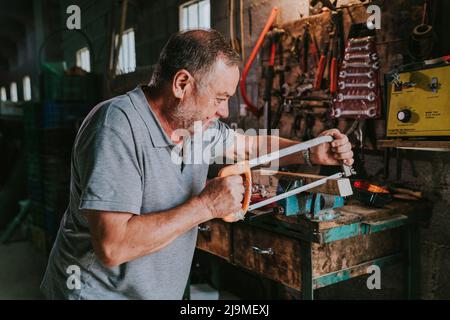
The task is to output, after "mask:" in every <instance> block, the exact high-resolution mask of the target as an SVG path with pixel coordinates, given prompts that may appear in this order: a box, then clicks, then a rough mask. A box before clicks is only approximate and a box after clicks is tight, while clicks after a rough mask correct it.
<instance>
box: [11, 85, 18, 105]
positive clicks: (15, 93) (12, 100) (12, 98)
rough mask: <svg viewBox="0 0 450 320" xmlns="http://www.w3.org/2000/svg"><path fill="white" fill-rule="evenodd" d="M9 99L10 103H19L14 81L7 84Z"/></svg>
mask: <svg viewBox="0 0 450 320" xmlns="http://www.w3.org/2000/svg"><path fill="white" fill-rule="evenodd" d="M13 88H14V90H13ZM13 93H14V94H13ZM9 99H10V100H11V102H19V92H18V91H17V82H16V81H13V82H11V83H10V84H9Z"/></svg>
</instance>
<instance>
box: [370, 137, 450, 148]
mask: <svg viewBox="0 0 450 320" xmlns="http://www.w3.org/2000/svg"><path fill="white" fill-rule="evenodd" d="M377 145H378V147H380V148H398V149H411V150H424V151H450V141H425V140H399V139H392V140H378V141H377Z"/></svg>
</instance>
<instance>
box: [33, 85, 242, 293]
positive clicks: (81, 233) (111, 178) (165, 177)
mask: <svg viewBox="0 0 450 320" xmlns="http://www.w3.org/2000/svg"><path fill="white" fill-rule="evenodd" d="M233 138H234V136H233V131H232V130H230V129H229V128H228V127H227V126H226V125H225V124H223V123H222V122H220V121H217V122H216V123H214V124H213V126H212V127H211V128H210V129H208V130H207V131H206V132H205V134H204V137H203V139H202V140H201V141H202V142H201V143H202V146H203V147H204V148H207V147H210V148H212V149H211V150H216V147H217V146H219V145H223V144H225V145H230V144H231V143H232V142H233V140H234V139H233ZM194 140H195V139H190V140H187V141H188V144H193V141H194ZM197 141H198V140H197ZM173 148H174V145H173V143H172V142H171V140H170V139H169V137H168V136H167V135H166V134H165V132H164V131H163V129H162V127H161V125H160V123H159V121H158V119H157V118H156V116H155V114H154V113H153V111H152V110H151V107H150V106H149V104H148V102H147V100H146V98H145V95H144V93H143V91H142V89H141V88H140V87H138V88H136V89H135V90H133V91H131V92H128V93H127V94H126V95H123V96H119V97H116V98H114V99H111V100H108V101H106V102H103V103H101V104H100V105H98V106H96V107H95V108H94V109H93V110H92V111H91V112H90V114H89V115H88V116H87V118H86V119H85V121H84V122H83V125H82V127H81V128H80V130H79V132H78V135H77V138H76V140H75V144H74V147H73V152H72V165H71V188H70V189H71V190H70V203H69V207H68V208H67V210H66V212H65V214H64V217H63V219H62V221H61V225H60V229H59V232H58V235H57V238H56V241H55V244H54V246H53V249H52V251H51V254H50V258H49V262H48V266H47V270H46V273H45V275H44V279H43V282H42V285H41V289H42V291H43V292H44V294H45V295H46V297H47V298H50V299H181V298H182V295H183V292H184V289H185V286H186V283H187V279H188V276H189V271H190V267H191V263H192V257H193V253H194V248H195V243H196V239H197V228H193V229H191V230H189V231H187V232H186V233H184V234H182V235H180V236H179V237H178V238H177V239H175V240H174V241H173V242H171V243H170V244H169V245H168V246H166V247H165V248H163V249H161V250H160V251H158V252H155V253H152V254H149V255H146V256H144V257H141V258H138V259H136V260H133V261H130V262H127V263H123V264H121V265H119V266H117V267H112V268H108V267H105V266H104V265H102V263H101V262H100V261H99V260H98V259H97V257H96V255H95V253H94V250H93V248H92V244H91V236H90V233H89V228H88V223H87V220H86V217H85V214H86V213H83V212H82V209H93V210H104V211H119V212H130V213H133V214H137V215H140V214H152V212H158V211H164V210H167V209H170V208H173V207H176V206H178V205H180V204H182V203H184V202H186V201H187V200H188V199H189V198H191V197H192V196H194V195H198V194H199V193H200V192H201V191H202V189H203V188H204V185H205V182H206V175H207V171H208V163H205V162H201V163H198V164H192V161H191V164H179V163H177V161H175V162H174V161H173V154H171V151H172V150H173ZM184 149H186V148H184ZM206 150H208V149H206ZM219 150H220V148H219ZM185 154H188V153H185ZM185 154H183V155H185ZM213 155H216V154H214V152H211V156H213ZM216 156H217V155H216ZM184 162H188V163H189V161H186V159H185V161H184ZM152 231H154V230H150V229H149V230H148V232H152Z"/></svg>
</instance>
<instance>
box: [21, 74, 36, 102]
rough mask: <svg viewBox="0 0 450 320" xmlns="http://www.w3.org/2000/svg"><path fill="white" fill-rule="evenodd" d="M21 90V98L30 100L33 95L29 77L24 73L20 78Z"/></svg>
mask: <svg viewBox="0 0 450 320" xmlns="http://www.w3.org/2000/svg"><path fill="white" fill-rule="evenodd" d="M22 90H23V91H22V92H23V100H24V101H31V100H32V99H33V95H32V92H31V78H30V76H28V75H26V76H24V77H23V78H22Z"/></svg>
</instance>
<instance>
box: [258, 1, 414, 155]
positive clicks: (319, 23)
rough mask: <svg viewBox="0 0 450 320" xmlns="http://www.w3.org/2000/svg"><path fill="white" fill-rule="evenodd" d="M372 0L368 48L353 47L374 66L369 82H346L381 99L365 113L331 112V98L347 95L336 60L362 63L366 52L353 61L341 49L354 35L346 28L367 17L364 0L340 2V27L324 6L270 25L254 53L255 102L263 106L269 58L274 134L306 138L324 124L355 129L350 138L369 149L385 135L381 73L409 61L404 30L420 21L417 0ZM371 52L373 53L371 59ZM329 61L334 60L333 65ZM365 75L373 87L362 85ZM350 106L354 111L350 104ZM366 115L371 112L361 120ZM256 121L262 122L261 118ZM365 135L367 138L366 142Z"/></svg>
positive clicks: (360, 92)
mask: <svg viewBox="0 0 450 320" xmlns="http://www.w3.org/2000/svg"><path fill="white" fill-rule="evenodd" d="M377 3H378V4H379V6H380V8H381V29H377V30H373V31H370V32H371V33H372V39H373V40H371V41H372V42H370V43H371V44H370V46H373V47H370V48H371V49H373V50H368V51H364V52H362V51H361V52H355V53H357V54H360V55H367V56H368V57H367V62H368V63H369V62H370V65H373V64H374V63H376V70H375V69H374V72H373V74H372V73H371V75H372V76H373V78H372V79H369V80H370V81H365V82H364V79H363V78H364V77H363V78H360V79H359V81H350V82H349V83H350V85H351V84H352V83H357V84H360V83H363V85H367V86H368V87H367V90H351V93H350V94H355V95H357V96H365V95H372V94H373V95H375V96H376V98H377V99H378V98H379V99H380V100H379V101H376V103H377V109H376V114H374V115H371V117H367V116H354V115H349V116H342V115H340V116H339V117H336V113H334V116H333V99H334V103H335V104H336V102H339V101H337V99H338V98H339V97H340V98H341V99H343V98H346V96H347V95H350V94H349V93H348V92H349V91H348V90H346V91H345V92H344V91H343V89H344V88H342V86H343V84H342V83H341V84H340V82H342V79H339V78H338V79H336V78H335V77H336V76H337V75H339V71H345V70H346V68H345V66H343V64H345V63H347V65H346V66H349V63H366V57H361V58H362V59H360V60H356V61H354V62H352V61H349V60H348V59H347V60H346V59H345V55H346V54H348V53H349V52H348V51H345V48H346V47H348V46H349V41H350V40H349V39H350V38H351V37H353V38H358V35H354V34H353V35H351V37H349V34H350V33H352V32H353V31H352V28H353V27H354V26H355V25H358V24H359V25H360V26H364V27H365V25H366V22H367V19H368V18H369V16H370V14H369V13H367V6H368V4H356V5H351V6H347V7H341V8H339V9H338V10H337V12H339V14H340V15H341V21H342V27H341V30H339V28H338V27H337V24H336V21H337V20H336V17H337V15H336V11H331V10H324V11H322V13H320V14H317V15H313V16H309V17H306V18H302V19H299V20H295V21H292V22H288V23H285V24H278V25H275V26H274V28H272V30H271V32H269V35H268V37H266V40H265V44H264V46H263V48H262V52H261V61H262V63H261V65H260V66H259V67H258V73H259V75H260V79H261V81H260V85H259V101H258V106H263V105H264V104H265V102H266V101H267V99H268V95H267V83H266V80H265V75H266V74H267V67H268V66H269V65H270V64H271V63H272V66H273V73H274V76H273V84H272V86H271V91H270V92H271V94H270V110H271V119H270V122H271V128H272V129H279V130H280V131H279V132H280V135H281V136H283V137H287V138H292V139H299V140H307V139H311V138H313V137H315V136H317V135H318V134H319V133H320V132H321V131H323V130H325V129H328V128H332V127H337V128H339V129H340V130H341V131H343V132H348V131H349V130H350V131H355V132H357V131H359V132H360V134H359V135H358V134H356V136H354V137H353V139H355V138H356V140H357V141H359V144H360V147H363V146H364V145H366V147H368V148H369V149H376V139H378V138H381V137H383V136H384V127H385V124H384V114H383V113H382V112H381V104H382V102H381V99H382V97H381V92H382V85H383V75H384V74H385V73H389V72H391V71H392V70H393V69H394V68H396V67H397V66H399V65H402V64H405V63H408V62H409V59H410V58H409V56H408V43H409V39H410V36H411V31H412V30H413V29H414V27H415V26H416V25H418V24H420V20H421V16H422V11H423V7H422V5H421V3H418V2H417V1H412V0H399V1H378V2H377ZM369 4H371V3H369ZM366 29H367V28H366ZM367 30H368V29H367ZM339 33H340V34H339ZM353 33H354V32H353ZM369 34H370V33H369ZM360 36H361V37H365V36H367V34H365V33H364V32H362V33H361V34H360ZM364 45H365V44H364ZM375 56H376V59H375V58H374V59H373V60H371V58H372V57H375ZM333 60H334V63H335V64H336V66H335V67H332V66H333ZM350 66H353V65H351V64H350ZM333 68H335V70H337V73H336V74H334V73H333V72H332V70H333ZM347 69H348V68H347ZM349 70H350V72H359V73H361V74H362V73H369V72H371V71H372V67H371V66H370V68H369V69H363V70H361V71H358V70H355V69H354V68H350V69H349ZM347 72H348V71H347ZM366 82H367V83H366ZM369 82H370V83H369ZM372 82H373V83H374V87H369V86H372V84H371V83H372ZM332 83H335V86H334V87H333V86H331V87H330V84H332ZM339 84H340V86H341V87H339ZM336 86H337V87H336ZM347 89H348V88H347ZM362 89H364V88H362ZM330 91H331V92H330ZM355 92H356V93H355ZM339 94H341V95H339ZM370 99H371V98H370ZM265 100H266V101H265ZM369 102H370V101H369ZM350 109H352V110H353V109H354V107H351V108H350ZM356 109H357V108H356ZM366 112H369V111H366ZM350 113H351V112H350ZM372 117H373V119H368V120H365V119H367V118H372ZM375 118H376V119H375ZM355 119H356V120H358V119H359V120H360V121H359V122H360V123H358V124H357V125H355V121H354V120H355ZM260 121H261V122H260V124H262V123H263V120H262V119H260ZM355 128H356V130H355ZM369 131H370V132H369ZM362 132H364V133H365V134H363V133H362ZM349 133H350V132H349ZM368 138H369V139H370V143H368V144H367V143H366V142H367V141H366V140H368ZM355 144H356V143H355Z"/></svg>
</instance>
